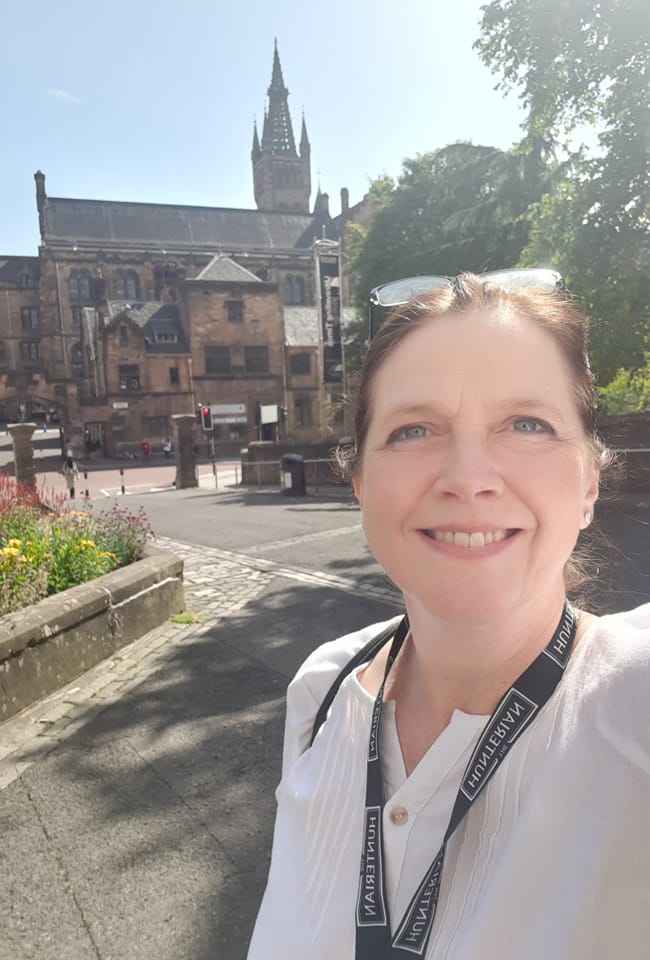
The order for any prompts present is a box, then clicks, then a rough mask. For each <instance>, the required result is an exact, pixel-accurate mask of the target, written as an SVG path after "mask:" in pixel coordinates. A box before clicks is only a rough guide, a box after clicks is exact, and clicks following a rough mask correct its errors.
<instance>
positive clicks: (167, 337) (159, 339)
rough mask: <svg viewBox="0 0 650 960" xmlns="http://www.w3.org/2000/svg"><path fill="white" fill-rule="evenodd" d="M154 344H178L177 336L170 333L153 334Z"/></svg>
mask: <svg viewBox="0 0 650 960" xmlns="http://www.w3.org/2000/svg"><path fill="white" fill-rule="evenodd" d="M155 339H156V343H178V334H177V333H173V332H170V331H166V332H164V333H156V334H155Z"/></svg>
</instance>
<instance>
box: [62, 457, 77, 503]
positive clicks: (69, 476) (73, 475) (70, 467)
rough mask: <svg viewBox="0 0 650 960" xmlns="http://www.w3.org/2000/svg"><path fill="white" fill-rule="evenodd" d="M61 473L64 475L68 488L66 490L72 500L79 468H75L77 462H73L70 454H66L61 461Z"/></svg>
mask: <svg viewBox="0 0 650 960" xmlns="http://www.w3.org/2000/svg"><path fill="white" fill-rule="evenodd" d="M61 473H62V474H63V476H64V477H65V482H66V486H67V488H68V492H69V493H70V499H71V500H73V499H74V488H75V483H76V481H77V477H78V476H79V470H78V469H77V464H76V463H75V462H74V460H73V459H72V456H71V455H68V456H67V457H66V458H65V460H64V461H63V467H62V469H61Z"/></svg>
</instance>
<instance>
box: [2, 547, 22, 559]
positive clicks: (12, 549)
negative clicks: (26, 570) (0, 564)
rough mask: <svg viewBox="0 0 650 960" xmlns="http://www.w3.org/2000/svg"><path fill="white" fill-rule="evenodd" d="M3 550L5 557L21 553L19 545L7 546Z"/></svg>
mask: <svg viewBox="0 0 650 960" xmlns="http://www.w3.org/2000/svg"><path fill="white" fill-rule="evenodd" d="M2 552H3V554H4V555H5V557H17V556H18V554H19V553H20V550H19V549H18V547H5V548H4V549H3V551H2Z"/></svg>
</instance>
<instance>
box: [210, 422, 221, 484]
mask: <svg viewBox="0 0 650 960" xmlns="http://www.w3.org/2000/svg"><path fill="white" fill-rule="evenodd" d="M210 459H211V460H212V475H213V476H214V489H215V490H216V489H217V488H218V486H219V484H218V480H217V464H216V462H215V454H214V434H213V433H211V434H210Z"/></svg>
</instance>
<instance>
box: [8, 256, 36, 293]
mask: <svg viewBox="0 0 650 960" xmlns="http://www.w3.org/2000/svg"><path fill="white" fill-rule="evenodd" d="M26 270H28V271H29V272H30V273H31V275H32V278H33V281H34V287H35V288H36V287H38V281H39V279H40V276H41V262H40V260H39V259H38V257H14V256H9V257H1V256H0V283H2V284H5V283H6V284H10V285H11V286H16V285H17V284H18V278H19V276H21V275H22V274H24V273H25V271H26Z"/></svg>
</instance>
